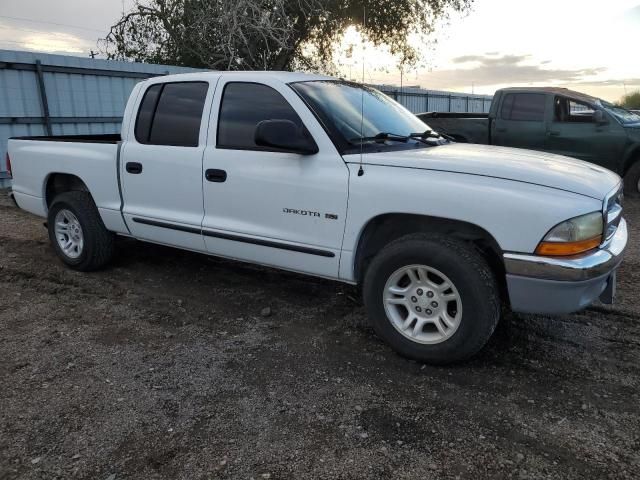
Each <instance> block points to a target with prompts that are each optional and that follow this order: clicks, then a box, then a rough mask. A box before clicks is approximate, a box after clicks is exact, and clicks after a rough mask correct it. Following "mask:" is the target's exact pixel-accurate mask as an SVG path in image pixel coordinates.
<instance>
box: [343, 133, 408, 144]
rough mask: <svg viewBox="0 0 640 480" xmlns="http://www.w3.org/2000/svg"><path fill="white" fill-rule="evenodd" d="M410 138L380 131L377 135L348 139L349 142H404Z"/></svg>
mask: <svg viewBox="0 0 640 480" xmlns="http://www.w3.org/2000/svg"><path fill="white" fill-rule="evenodd" d="M410 138H411V137H408V136H406V135H398V134H396V133H389V132H380V133H378V134H377V135H374V136H373V137H356V138H352V139H350V140H349V141H350V142H351V143H353V142H386V141H391V142H403V143H406V142H408V141H409V139H410Z"/></svg>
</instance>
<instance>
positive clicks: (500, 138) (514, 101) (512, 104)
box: [491, 93, 547, 150]
mask: <svg viewBox="0 0 640 480" xmlns="http://www.w3.org/2000/svg"><path fill="white" fill-rule="evenodd" d="M546 99H547V96H546V95H544V94H541V93H506V94H504V95H503V96H502V102H501V105H499V107H498V115H497V118H496V119H495V120H494V121H493V122H492V125H491V143H492V144H493V145H500V146H503V147H517V148H529V149H532V150H543V149H544V145H545V139H546V133H547V132H546V127H545V111H546V109H547V105H546V103H547V102H546Z"/></svg>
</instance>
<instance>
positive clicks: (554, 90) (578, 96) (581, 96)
mask: <svg viewBox="0 0 640 480" xmlns="http://www.w3.org/2000/svg"><path fill="white" fill-rule="evenodd" d="M503 90H505V91H519V92H540V93H551V94H554V95H562V96H564V97H569V98H573V99H574V100H581V101H583V102H589V103H597V102H599V101H600V99H598V98H597V97H592V96H591V95H587V94H586V93H582V92H576V91H574V90H569V89H568V88H560V87H510V88H503Z"/></svg>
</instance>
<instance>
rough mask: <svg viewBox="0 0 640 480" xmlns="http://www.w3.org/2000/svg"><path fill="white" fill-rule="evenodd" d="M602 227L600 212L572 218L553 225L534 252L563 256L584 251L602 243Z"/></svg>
mask: <svg viewBox="0 0 640 480" xmlns="http://www.w3.org/2000/svg"><path fill="white" fill-rule="evenodd" d="M603 228H604V221H603V218H602V212H593V213H588V214H586V215H582V216H580V217H575V218H572V219H570V220H567V221H566V222H562V223H561V224H559V225H556V226H555V227H553V228H552V229H551V230H550V231H549V233H547V235H546V236H545V237H544V238H543V239H542V241H541V242H540V244H539V245H538V248H536V253H537V254H538V255H549V256H565V255H575V254H577V253H582V252H586V251H587V250H591V249H593V248H596V247H597V246H598V245H600V244H601V243H602V230H603Z"/></svg>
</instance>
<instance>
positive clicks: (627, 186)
mask: <svg viewBox="0 0 640 480" xmlns="http://www.w3.org/2000/svg"><path fill="white" fill-rule="evenodd" d="M624 194H625V195H627V196H629V197H632V198H638V197H640V158H638V159H637V160H636V161H635V163H634V164H633V165H631V166H630V167H629V170H627V173H626V174H625V176H624Z"/></svg>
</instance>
